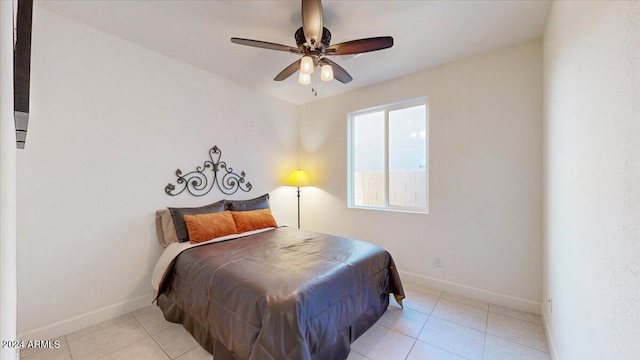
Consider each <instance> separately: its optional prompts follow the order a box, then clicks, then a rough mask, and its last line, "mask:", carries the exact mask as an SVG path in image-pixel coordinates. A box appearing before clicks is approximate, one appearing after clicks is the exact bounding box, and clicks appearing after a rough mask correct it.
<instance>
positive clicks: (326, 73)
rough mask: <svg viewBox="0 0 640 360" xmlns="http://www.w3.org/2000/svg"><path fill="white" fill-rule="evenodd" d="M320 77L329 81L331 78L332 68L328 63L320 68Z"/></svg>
mask: <svg viewBox="0 0 640 360" xmlns="http://www.w3.org/2000/svg"><path fill="white" fill-rule="evenodd" d="M320 79H321V80H322V81H331V80H333V68H332V67H331V65H329V64H325V65H322V69H321V70H320Z"/></svg>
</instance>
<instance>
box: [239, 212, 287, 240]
mask: <svg viewBox="0 0 640 360" xmlns="http://www.w3.org/2000/svg"><path fill="white" fill-rule="evenodd" d="M231 215H233V221H235V223H236V229H237V230H238V234H241V233H243V232H247V231H251V230H258V229H264V228H268V227H278V224H276V220H275V219H274V218H273V215H271V210H269V209H261V210H250V211H232V212H231Z"/></svg>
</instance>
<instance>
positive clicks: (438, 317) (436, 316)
mask: <svg viewBox="0 0 640 360" xmlns="http://www.w3.org/2000/svg"><path fill="white" fill-rule="evenodd" d="M431 316H433V317H434V318H436V319H440V320H443V321H447V322H450V323H452V324H456V325H459V326H464V327H466V328H467V329H471V330H475V331H477V332H483V331H482V330H478V329H476V328H472V327H471V326H468V325H464V324H460V323H458V322H455V321H453V320H449V319H445V318H442V317H440V316H438V315H433V314H432V315H431ZM485 332H486V331H485Z"/></svg>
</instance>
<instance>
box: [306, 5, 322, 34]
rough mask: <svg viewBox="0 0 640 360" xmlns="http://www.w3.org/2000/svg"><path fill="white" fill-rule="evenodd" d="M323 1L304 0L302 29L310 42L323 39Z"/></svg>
mask: <svg viewBox="0 0 640 360" xmlns="http://www.w3.org/2000/svg"><path fill="white" fill-rule="evenodd" d="M322 26H323V25H322V3H321V2H320V0H302V29H303V30H304V37H305V38H306V39H307V42H309V43H310V44H311V43H313V44H320V42H321V40H322Z"/></svg>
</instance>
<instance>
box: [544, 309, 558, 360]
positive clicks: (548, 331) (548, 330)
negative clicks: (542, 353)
mask: <svg viewBox="0 0 640 360" xmlns="http://www.w3.org/2000/svg"><path fill="white" fill-rule="evenodd" d="M547 319H548V317H547V311H546V309H545V308H544V307H543V308H542V321H543V322H544V334H545V336H546V337H547V344H549V353H551V359H552V360H559V359H560V358H559V357H558V355H557V353H556V346H555V344H554V342H553V336H552V334H551V327H550V326H549V322H548V321H547Z"/></svg>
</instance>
